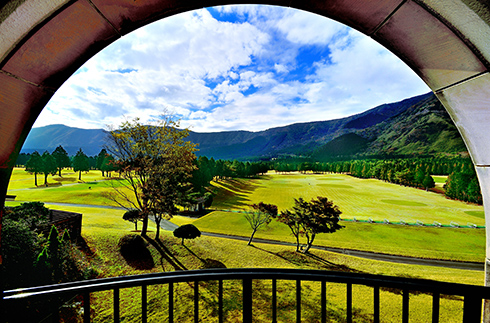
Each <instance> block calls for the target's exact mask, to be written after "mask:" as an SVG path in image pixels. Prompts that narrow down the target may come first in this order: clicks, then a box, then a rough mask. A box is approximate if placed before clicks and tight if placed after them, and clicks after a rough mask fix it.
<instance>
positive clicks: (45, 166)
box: [41, 151, 58, 187]
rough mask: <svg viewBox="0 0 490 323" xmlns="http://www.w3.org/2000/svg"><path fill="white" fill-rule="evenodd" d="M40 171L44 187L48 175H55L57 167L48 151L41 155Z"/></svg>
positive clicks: (46, 184) (46, 183)
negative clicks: (42, 175)
mask: <svg viewBox="0 0 490 323" xmlns="http://www.w3.org/2000/svg"><path fill="white" fill-rule="evenodd" d="M42 161H43V162H42V169H41V172H42V173H43V174H44V185H45V186H46V187H47V186H48V175H55V174H56V172H57V171H58V166H57V164H56V159H55V158H54V157H53V156H51V154H50V153H49V152H48V151H45V152H44V153H43V155H42Z"/></svg>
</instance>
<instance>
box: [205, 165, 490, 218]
mask: <svg viewBox="0 0 490 323" xmlns="http://www.w3.org/2000/svg"><path fill="white" fill-rule="evenodd" d="M215 185H216V186H217V187H219V188H220V195H218V196H217V197H216V199H215V202H214V204H213V207H216V208H218V209H246V208H247V207H248V205H250V204H253V203H258V202H261V201H263V202H265V203H272V204H276V205H277V206H278V207H279V209H280V210H282V209H286V208H290V207H292V206H293V204H294V198H298V197H303V198H304V199H311V198H315V197H317V196H326V197H328V198H329V199H331V200H332V201H333V202H334V203H335V204H336V205H338V206H339V208H340V210H341V211H342V212H343V214H342V216H341V217H342V218H343V219H353V218H356V219H358V220H368V219H370V218H371V219H372V220H375V221H383V220H385V219H387V220H389V221H391V222H398V221H405V222H411V223H415V222H416V221H421V222H423V223H425V224H433V223H434V221H437V222H439V223H442V224H450V223H451V222H456V223H458V224H459V225H465V226H466V225H467V224H468V223H471V224H476V225H480V226H484V225H485V219H483V218H482V217H481V216H479V213H475V212H482V211H483V207H482V206H480V205H474V204H469V203H464V202H460V201H454V200H450V199H447V198H446V197H445V196H444V195H441V194H437V193H434V192H430V191H429V192H426V191H425V190H420V189H415V188H411V187H404V186H400V185H395V184H390V183H386V182H383V181H379V180H375V179H359V178H355V177H351V176H347V175H341V174H326V175H323V174H322V175H314V174H306V175H305V174H300V173H291V174H287V175H281V174H269V175H266V176H262V177H260V178H259V179H250V180H233V181H230V182H226V181H225V182H219V183H216V184H215ZM475 214H476V215H475Z"/></svg>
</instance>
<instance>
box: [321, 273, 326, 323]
mask: <svg viewBox="0 0 490 323" xmlns="http://www.w3.org/2000/svg"><path fill="white" fill-rule="evenodd" d="M321 289H322V296H321V297H322V309H321V311H322V323H327V282H326V281H324V280H322V287H321Z"/></svg>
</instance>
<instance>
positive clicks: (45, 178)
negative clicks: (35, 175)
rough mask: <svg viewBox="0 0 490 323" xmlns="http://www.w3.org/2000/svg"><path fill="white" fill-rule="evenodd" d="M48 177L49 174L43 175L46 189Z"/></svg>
mask: <svg viewBox="0 0 490 323" xmlns="http://www.w3.org/2000/svg"><path fill="white" fill-rule="evenodd" d="M48 175H49V174H44V186H46V187H48Z"/></svg>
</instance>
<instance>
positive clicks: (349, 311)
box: [347, 283, 352, 323]
mask: <svg viewBox="0 0 490 323" xmlns="http://www.w3.org/2000/svg"><path fill="white" fill-rule="evenodd" d="M347 323H352V284H351V283H347Z"/></svg>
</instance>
